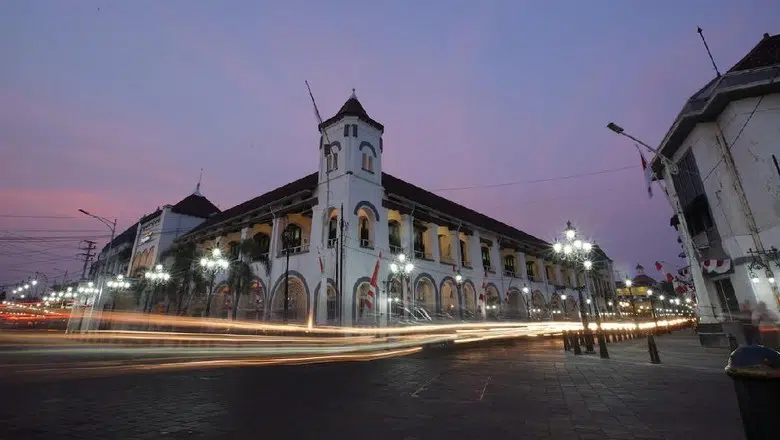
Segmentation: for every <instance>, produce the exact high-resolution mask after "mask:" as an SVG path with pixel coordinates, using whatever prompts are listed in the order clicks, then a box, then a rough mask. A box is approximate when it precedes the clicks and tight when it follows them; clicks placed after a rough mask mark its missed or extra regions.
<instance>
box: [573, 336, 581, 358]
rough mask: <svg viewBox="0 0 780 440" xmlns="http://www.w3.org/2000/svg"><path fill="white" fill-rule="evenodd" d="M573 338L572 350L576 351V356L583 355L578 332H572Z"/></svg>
mask: <svg viewBox="0 0 780 440" xmlns="http://www.w3.org/2000/svg"><path fill="white" fill-rule="evenodd" d="M571 334H572V338H571V344H572V348H573V349H574V354H582V349H580V337H579V335H578V334H577V332H572V333H571Z"/></svg>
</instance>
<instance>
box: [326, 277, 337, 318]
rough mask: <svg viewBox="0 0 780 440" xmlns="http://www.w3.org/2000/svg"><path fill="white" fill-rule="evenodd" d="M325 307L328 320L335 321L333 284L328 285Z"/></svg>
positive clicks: (334, 291) (334, 290)
mask: <svg viewBox="0 0 780 440" xmlns="http://www.w3.org/2000/svg"><path fill="white" fill-rule="evenodd" d="M327 301H328V303H327V309H328V321H335V320H336V289H334V288H333V286H331V285H328V298H327Z"/></svg>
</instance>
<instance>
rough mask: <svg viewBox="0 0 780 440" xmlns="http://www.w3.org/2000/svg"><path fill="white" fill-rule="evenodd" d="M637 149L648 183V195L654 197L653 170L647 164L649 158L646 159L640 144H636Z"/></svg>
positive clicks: (646, 183)
mask: <svg viewBox="0 0 780 440" xmlns="http://www.w3.org/2000/svg"><path fill="white" fill-rule="evenodd" d="M635 145H636V144H635ZM636 150H637V151H639V157H640V158H641V159H642V172H643V173H644V174H645V185H647V197H648V198H651V199H652V198H653V186H652V184H653V170H652V169H650V168H649V167H648V166H647V160H645V155H644V154H643V153H642V150H641V149H640V148H639V145H636Z"/></svg>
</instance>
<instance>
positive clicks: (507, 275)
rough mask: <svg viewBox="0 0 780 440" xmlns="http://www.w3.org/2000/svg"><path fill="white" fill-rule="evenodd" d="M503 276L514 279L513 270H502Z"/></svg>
mask: <svg viewBox="0 0 780 440" xmlns="http://www.w3.org/2000/svg"><path fill="white" fill-rule="evenodd" d="M504 276H506V277H514V276H515V270H514V269H513V268H507V267H505V268H504Z"/></svg>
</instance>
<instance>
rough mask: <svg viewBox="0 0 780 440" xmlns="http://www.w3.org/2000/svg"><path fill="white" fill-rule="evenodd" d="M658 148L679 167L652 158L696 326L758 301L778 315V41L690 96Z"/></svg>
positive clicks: (763, 44)
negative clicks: (678, 243)
mask: <svg viewBox="0 0 780 440" xmlns="http://www.w3.org/2000/svg"><path fill="white" fill-rule="evenodd" d="M659 151H660V154H662V155H664V156H666V157H668V158H670V159H671V160H672V161H673V162H674V163H675V164H677V167H678V168H679V172H678V173H677V174H676V175H672V174H671V173H670V169H669V168H670V167H667V166H664V163H663V162H662V161H661V160H660V159H659V156H658V155H656V157H655V158H654V159H653V161H652V162H651V166H652V168H653V170H654V172H655V173H656V175H659V176H663V178H664V180H665V183H666V188H667V191H668V192H669V197H670V200H671V201H672V202H673V204H676V205H677V212H678V215H676V216H674V217H673V218H672V222H673V226H675V227H677V228H678V230H679V231H680V234H681V236H682V238H683V244H684V247H685V252H686V255H687V257H688V259H689V261H690V263H691V274H692V275H693V281H694V284H695V287H696V300H697V303H698V308H699V310H698V311H699V314H700V316H701V321H702V322H703V323H705V324H710V326H709V327H711V329H710V330H709V331H711V332H712V333H713V334H716V333H718V332H719V331H720V330H719V327H720V325H719V324H718V323H719V322H724V321H730V320H732V318H735V317H736V315H737V314H738V313H739V312H740V309H743V308H748V307H749V308H755V306H756V305H757V304H758V303H764V304H766V306H767V307H768V308H769V310H770V311H773V312H774V313H775V316H780V292H779V291H778V285H777V281H776V280H775V277H777V276H780V256H778V254H777V248H780V165H779V164H778V162H779V161H780V35H775V36H769V35H768V34H764V37H763V38H762V39H761V41H759V42H758V44H757V45H756V46H755V47H754V48H753V49H752V50H751V51H750V52H749V53H748V54H747V55H745V57H744V58H743V59H742V60H740V61H739V62H738V63H737V64H736V65H734V67H732V68H731V69H729V71H728V72H726V73H725V74H724V75H722V76H719V77H717V78H715V79H713V80H712V81H710V83H709V84H707V85H706V86H705V87H704V88H702V89H701V90H699V91H698V92H697V93H696V94H695V95H693V96H692V97H691V98H690V99H689V100H688V102H687V103H686V104H685V106H684V107H683V109H682V111H681V112H680V114H679V116H678V117H677V119H676V120H675V121H674V124H673V125H672V127H671V128H670V130H669V132H668V133H667V134H666V136H665V138H664V140H663V141H662V143H661V145H660V147H659ZM707 328H708V326H707V325H705V326H703V328H702V330H703V331H705V333H706V329H707Z"/></svg>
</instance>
